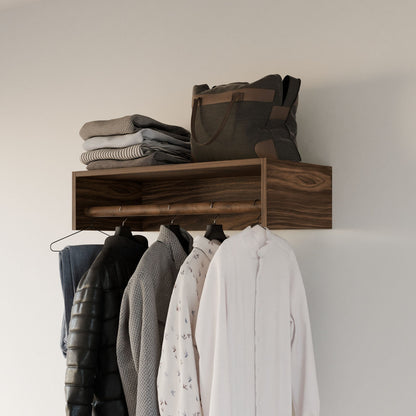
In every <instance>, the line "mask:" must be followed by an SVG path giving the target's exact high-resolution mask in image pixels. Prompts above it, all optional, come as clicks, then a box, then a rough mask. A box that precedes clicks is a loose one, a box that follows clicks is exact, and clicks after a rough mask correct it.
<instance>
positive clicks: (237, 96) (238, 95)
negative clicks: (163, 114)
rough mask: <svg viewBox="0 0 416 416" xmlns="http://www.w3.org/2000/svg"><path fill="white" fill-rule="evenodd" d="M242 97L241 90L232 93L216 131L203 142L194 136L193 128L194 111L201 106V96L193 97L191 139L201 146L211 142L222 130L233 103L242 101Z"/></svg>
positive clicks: (194, 130)
mask: <svg viewBox="0 0 416 416" xmlns="http://www.w3.org/2000/svg"><path fill="white" fill-rule="evenodd" d="M243 99H244V93H243V92H235V93H233V95H232V98H231V101H230V104H228V108H227V111H226V113H225V115H224V118H223V119H222V122H221V124H220V125H219V127H218V129H217V131H216V132H215V133H214V134H213V135H212V136H211V137H210V138H209V139H208V140H207V141H206V142H204V143H203V142H201V141H200V140H199V139H198V138H197V137H196V129H195V121H196V113H197V111H198V107H200V106H201V101H202V98H201V97H198V98H194V103H193V106H192V118H191V133H192V137H193V139H194V140H195V141H196V142H197V143H198V144H200V145H201V146H207V145H208V144H210V143H212V142H213V141H214V140H215V139H216V138H217V137H218V136H219V135H220V134H221V132H222V130H223V129H224V127H225V125H226V124H227V121H228V118H229V117H230V114H231V110H232V109H233V106H234V103H236V102H238V101H243Z"/></svg>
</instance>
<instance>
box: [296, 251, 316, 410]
mask: <svg viewBox="0 0 416 416" xmlns="http://www.w3.org/2000/svg"><path fill="white" fill-rule="evenodd" d="M290 266H291V271H290V312H291V333H292V342H291V371H292V404H293V410H294V416H319V411H320V409H319V408H320V403H319V392H318V383H317V378H316V369H315V358H314V352H313V345H312V333H311V327H310V322H309V312H308V305H307V300H306V294H305V288H304V286H303V281H302V276H301V273H300V270H299V266H298V263H297V261H296V258H295V256H294V254H293V257H292V259H291V264H290Z"/></svg>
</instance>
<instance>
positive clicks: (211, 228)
mask: <svg viewBox="0 0 416 416" xmlns="http://www.w3.org/2000/svg"><path fill="white" fill-rule="evenodd" d="M216 220H217V217H215V219H214V222H213V223H212V224H209V225H207V229H206V231H205V235H204V237H205V238H208V240H218V241H219V242H220V243H222V242H223V241H224V240H225V239H226V238H227V236H226V235H225V234H224V230H223V228H222V224H217V223H216Z"/></svg>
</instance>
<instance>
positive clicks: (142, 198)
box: [72, 158, 332, 231]
mask: <svg viewBox="0 0 416 416" xmlns="http://www.w3.org/2000/svg"><path fill="white" fill-rule="evenodd" d="M72 180H73V207H72V208H73V209H72V212H73V221H72V227H73V229H82V228H85V227H88V226H91V225H92V224H93V225H94V227H96V228H98V229H101V230H112V229H114V228H115V227H116V226H117V225H120V224H121V221H122V220H121V218H124V217H127V216H128V217H129V220H128V223H127V225H129V227H130V228H131V229H132V230H136V231H157V230H158V229H159V227H160V225H161V224H168V223H169V222H170V220H171V217H172V216H173V214H175V222H176V223H178V224H180V225H181V226H182V227H183V228H185V229H187V230H204V229H205V228H206V225H207V224H209V223H210V222H212V220H213V218H214V217H215V215H217V214H218V213H219V212H220V213H219V217H218V219H217V222H218V223H221V224H223V227H224V229H226V230H241V229H243V228H245V227H246V226H248V225H250V224H253V223H255V222H258V219H259V218H260V223H261V224H262V225H263V226H267V227H269V228H270V229H317V228H332V168H331V167H330V166H320V165H313V164H308V163H297V162H288V161H272V160H269V159H264V158H262V159H244V160H227V161H221V162H203V163H185V164H180V165H179V164H178V165H162V166H146V167H139V168H123V169H106V170H95V171H80V172H73V175H72ZM212 203H213V204H212ZM227 203H228V204H227ZM216 205H217V206H216ZM192 208H193V209H192ZM210 208H213V209H212V211H211V210H210ZM221 210H222V211H221ZM132 212H133V214H132ZM137 212H139V213H140V215H139V214H137ZM170 212H172V215H170ZM211 212H212V214H211ZM226 212H228V213H226ZM230 212H236V213H232V214H230ZM201 213H202V214H201ZM181 214H186V215H181ZM92 215H94V217H92ZM96 215H100V216H96ZM101 215H106V216H104V217H101ZM131 215H133V216H131ZM137 215H139V216H137ZM169 215H170V216H169ZM259 216H260V217H259Z"/></svg>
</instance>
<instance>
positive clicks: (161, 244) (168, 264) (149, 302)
mask: <svg viewBox="0 0 416 416" xmlns="http://www.w3.org/2000/svg"><path fill="white" fill-rule="evenodd" d="M181 232H182V235H183V236H184V237H185V238H186V240H187V241H188V242H189V248H188V250H187V252H185V250H184V249H183V248H182V246H181V244H180V243H179V240H178V238H177V237H176V236H175V234H174V233H173V232H172V231H170V230H169V229H168V228H167V227H165V226H163V225H162V226H161V227H160V234H159V237H158V239H157V241H156V242H155V243H153V244H152V245H151V246H150V247H149V249H148V250H147V251H146V253H145V254H144V255H143V257H142V259H141V260H140V263H139V264H138V266H137V269H136V271H135V272H134V274H133V276H132V277H131V278H130V280H129V283H128V285H127V287H126V289H125V291H124V295H123V300H122V303H121V309H120V321H119V328H118V336H117V362H118V366H119V370H120V376H121V381H122V384H123V390H124V394H125V397H126V402H127V407H128V412H129V416H158V415H159V407H158V402H157V388H156V378H157V372H158V367H159V360H160V351H161V346H162V338H163V333H164V328H165V322H166V316H167V312H168V307H169V301H170V296H171V294H172V290H173V286H174V284H175V280H176V276H177V274H178V272H179V269H180V267H181V265H182V263H183V262H184V261H185V259H186V257H187V255H188V254H189V252H190V251H191V249H192V237H191V235H190V234H188V233H187V232H186V231H184V230H181Z"/></svg>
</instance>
